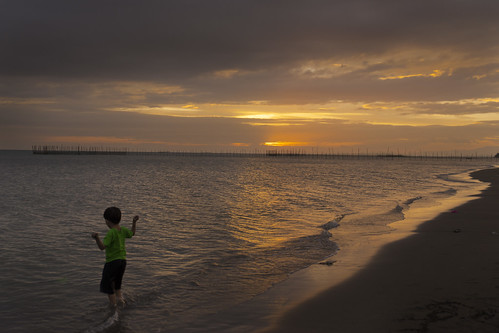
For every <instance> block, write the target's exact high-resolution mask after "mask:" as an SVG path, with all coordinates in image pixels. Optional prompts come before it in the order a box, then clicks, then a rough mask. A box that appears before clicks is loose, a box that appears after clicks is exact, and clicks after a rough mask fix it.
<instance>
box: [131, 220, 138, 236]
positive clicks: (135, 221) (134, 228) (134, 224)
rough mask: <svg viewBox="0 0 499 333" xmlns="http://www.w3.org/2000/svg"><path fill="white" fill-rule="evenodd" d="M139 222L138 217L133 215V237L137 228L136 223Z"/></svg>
mask: <svg viewBox="0 0 499 333" xmlns="http://www.w3.org/2000/svg"><path fill="white" fill-rule="evenodd" d="M138 220H139V216H138V215H135V216H134V217H133V221H132V233H133V235H134V236H135V230H136V228H137V221H138Z"/></svg>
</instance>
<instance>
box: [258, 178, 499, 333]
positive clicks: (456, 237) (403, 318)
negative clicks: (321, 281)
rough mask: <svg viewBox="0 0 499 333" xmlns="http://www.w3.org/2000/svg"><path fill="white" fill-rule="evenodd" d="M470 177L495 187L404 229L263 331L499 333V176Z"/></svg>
mask: <svg viewBox="0 0 499 333" xmlns="http://www.w3.org/2000/svg"><path fill="white" fill-rule="evenodd" d="M471 176H472V177H473V178H475V179H478V180H480V181H482V182H487V183H490V185H489V186H488V187H487V188H486V189H485V190H483V191H482V192H481V194H479V195H478V196H476V198H471V199H470V198H469V197H468V200H467V202H465V203H463V204H457V205H454V206H452V208H454V209H452V210H451V211H449V210H448V211H445V212H443V213H442V210H439V211H440V212H441V213H440V214H439V215H438V216H435V217H434V218H433V219H430V220H428V219H424V217H419V218H420V219H421V218H423V220H424V221H425V222H424V223H421V222H422V221H420V223H418V224H417V226H416V227H415V228H416V229H415V230H414V231H413V232H412V234H411V235H409V236H407V232H409V230H405V229H404V227H402V228H401V232H402V233H405V236H401V235H398V237H399V239H396V240H394V241H393V242H390V243H388V244H387V245H384V246H382V247H381V249H380V250H379V251H377V252H376V253H375V254H374V256H373V257H372V259H371V260H369V262H368V263H367V264H366V265H365V266H364V267H361V268H360V270H359V267H357V271H356V272H355V273H353V274H350V275H349V276H344V277H339V279H340V280H338V281H339V283H335V284H334V286H333V287H330V288H329V289H325V290H322V291H320V290H318V293H317V294H315V296H312V298H308V299H306V300H304V301H303V300H302V301H299V302H297V304H295V305H292V306H289V305H288V306H287V307H284V312H283V313H278V314H277V315H274V316H271V317H270V319H271V321H272V322H273V324H272V326H270V327H268V328H266V329H264V330H262V331H260V332H409V331H410V332H470V331H477V332H478V331H479V332H497V331H498V330H499V299H496V298H495V295H494V294H495V292H497V291H498V289H499V259H497V260H495V258H494V256H495V254H496V253H499V214H498V213H496V212H495V205H496V204H497V199H498V198H499V169H498V168H493V169H486V170H480V171H476V172H473V173H472V174H471ZM417 218H418V217H416V219H417ZM396 235H397V232H396V233H395V237H396ZM317 266H321V265H314V266H312V267H313V268H312V270H316V269H317ZM328 268H329V269H333V268H334V266H333V267H328ZM318 269H321V268H318ZM315 273H317V272H315ZM315 273H314V272H311V274H308V275H307V274H305V278H306V279H313V277H311V276H310V275H312V276H313V275H314V274H315ZM301 274H303V272H301ZM321 274H322V273H321ZM328 274H329V276H330V277H331V276H332V275H333V274H331V272H329V273H328ZM319 275H320V274H319ZM324 277H325V276H324V275H322V276H321V278H324ZM315 278H317V276H316V277H315ZM326 278H327V277H326ZM298 279H303V276H301V277H298ZM333 279H338V277H333ZM309 282H311V281H306V283H309ZM312 282H313V281H312ZM496 284H497V286H496ZM288 287H289V286H288ZM284 289H286V288H284ZM288 292H289V290H288ZM292 292H294V290H292ZM308 292H310V290H309V291H308ZM277 295H278V293H277ZM312 295H313V294H312ZM309 296H310V294H309ZM268 297H274V298H275V297H276V294H274V295H273V296H268ZM282 301H283V300H281V302H282ZM274 302H279V299H278V297H277V299H275V300H274ZM281 305H282V304H281Z"/></svg>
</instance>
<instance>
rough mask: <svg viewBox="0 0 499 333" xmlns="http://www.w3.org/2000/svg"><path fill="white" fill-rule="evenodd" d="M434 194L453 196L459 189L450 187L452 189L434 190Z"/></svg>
mask: <svg viewBox="0 0 499 333" xmlns="http://www.w3.org/2000/svg"><path fill="white" fill-rule="evenodd" d="M433 194H445V195H449V196H452V195H456V194H457V190H456V189H454V188H450V189H448V190H445V191H438V192H434V193H433Z"/></svg>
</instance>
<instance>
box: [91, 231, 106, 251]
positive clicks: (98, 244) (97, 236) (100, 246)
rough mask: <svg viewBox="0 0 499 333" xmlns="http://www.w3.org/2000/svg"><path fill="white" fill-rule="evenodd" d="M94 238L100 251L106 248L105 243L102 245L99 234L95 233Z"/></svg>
mask: <svg viewBox="0 0 499 333" xmlns="http://www.w3.org/2000/svg"><path fill="white" fill-rule="evenodd" d="M92 238H93V239H95V242H96V243H97V246H98V247H99V249H101V251H102V250H104V249H105V248H106V245H104V243H102V241H101V240H100V238H99V234H98V233H96V232H93V233H92Z"/></svg>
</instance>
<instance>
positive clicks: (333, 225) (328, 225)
mask: <svg viewBox="0 0 499 333" xmlns="http://www.w3.org/2000/svg"><path fill="white" fill-rule="evenodd" d="M346 215H347V214H341V215H339V216H337V217H335V218H334V219H333V220H331V221H329V222H327V223H325V224H323V225H321V226H320V227H321V228H322V229H324V230H326V231H327V230H331V229H334V228H338V227H339V226H340V222H341V220H343V218H344V217H345V216H346Z"/></svg>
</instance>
